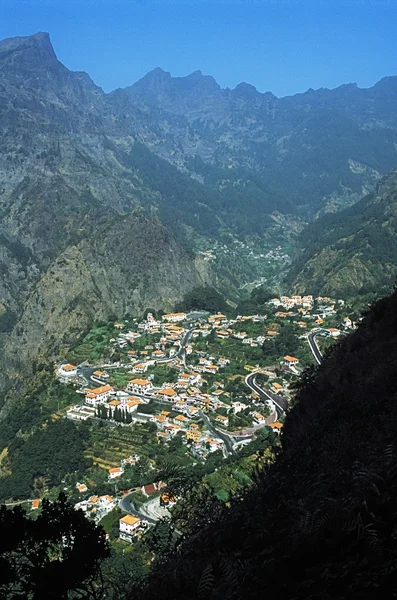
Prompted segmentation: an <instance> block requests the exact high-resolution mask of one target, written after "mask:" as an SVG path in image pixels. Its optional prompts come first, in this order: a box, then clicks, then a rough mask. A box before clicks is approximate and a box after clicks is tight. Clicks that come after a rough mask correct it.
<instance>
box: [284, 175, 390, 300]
mask: <svg viewBox="0 0 397 600" xmlns="http://www.w3.org/2000/svg"><path fill="white" fill-rule="evenodd" d="M396 183H397V175H396V173H395V172H393V173H391V174H390V175H389V176H387V177H386V178H385V179H384V180H383V182H382V184H381V186H380V188H379V190H377V191H376V192H373V193H372V194H370V195H368V196H366V197H365V198H363V199H362V200H361V201H360V202H358V203H357V204H354V205H353V206H351V207H350V208H347V209H345V210H343V211H341V212H338V213H335V214H329V215H325V216H324V217H322V218H320V219H318V220H316V221H314V222H313V223H311V224H310V225H309V226H308V227H307V228H306V229H304V230H303V231H302V233H301V235H300V237H299V242H300V244H301V247H302V248H303V250H302V251H301V253H300V255H299V256H298V257H297V258H296V259H295V261H294V262H293V264H292V266H291V270H290V272H289V274H288V283H289V284H290V285H292V286H294V287H298V288H299V289H308V288H309V287H310V290H311V292H314V293H317V292H319V293H322V294H327V293H328V294H330V295H333V296H334V295H335V294H336V295H342V296H343V297H349V296H356V295H357V294H363V295H364V294H368V293H371V292H372V293H374V291H375V290H376V293H377V295H378V296H379V295H382V294H384V293H389V292H390V289H391V286H392V284H393V281H394V279H395V277H396V275H397V271H396V268H395V265H396V264H397V222H396V217H395V209H396V202H397V199H396V192H395V190H396Z"/></svg>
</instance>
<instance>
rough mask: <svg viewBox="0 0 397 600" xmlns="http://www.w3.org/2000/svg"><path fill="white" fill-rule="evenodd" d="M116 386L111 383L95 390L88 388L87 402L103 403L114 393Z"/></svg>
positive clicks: (93, 404) (96, 404) (92, 403)
mask: <svg viewBox="0 0 397 600" xmlns="http://www.w3.org/2000/svg"><path fill="white" fill-rule="evenodd" d="M113 392H114V388H113V387H112V386H111V385H101V386H100V387H98V388H95V389H94V390H86V396H85V402H86V404H90V405H91V406H98V404H103V403H104V402H106V400H107V399H108V398H109V396H110V395H111V394H113Z"/></svg>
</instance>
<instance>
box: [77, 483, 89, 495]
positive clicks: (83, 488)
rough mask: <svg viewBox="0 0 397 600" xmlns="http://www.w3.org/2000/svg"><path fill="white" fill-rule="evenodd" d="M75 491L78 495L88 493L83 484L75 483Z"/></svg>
mask: <svg viewBox="0 0 397 600" xmlns="http://www.w3.org/2000/svg"><path fill="white" fill-rule="evenodd" d="M76 489H77V491H78V492H79V494H85V492H88V487H87V486H86V485H85V483H78V482H77V483H76Z"/></svg>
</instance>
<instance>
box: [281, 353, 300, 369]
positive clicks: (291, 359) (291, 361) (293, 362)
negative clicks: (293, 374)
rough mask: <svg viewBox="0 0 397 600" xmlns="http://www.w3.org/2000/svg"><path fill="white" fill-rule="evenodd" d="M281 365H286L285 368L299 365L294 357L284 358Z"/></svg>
mask: <svg viewBox="0 0 397 600" xmlns="http://www.w3.org/2000/svg"><path fill="white" fill-rule="evenodd" d="M283 363H284V364H285V365H287V367H294V366H295V365H297V364H298V363H299V359H298V358H295V356H288V355H287V356H284V359H283Z"/></svg>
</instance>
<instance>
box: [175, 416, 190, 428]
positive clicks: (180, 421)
mask: <svg viewBox="0 0 397 600" xmlns="http://www.w3.org/2000/svg"><path fill="white" fill-rule="evenodd" d="M173 421H174V423H175V425H179V426H180V427H186V426H187V425H188V423H189V419H187V418H186V417H185V416H184V415H178V416H176V417H174V419H173Z"/></svg>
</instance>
